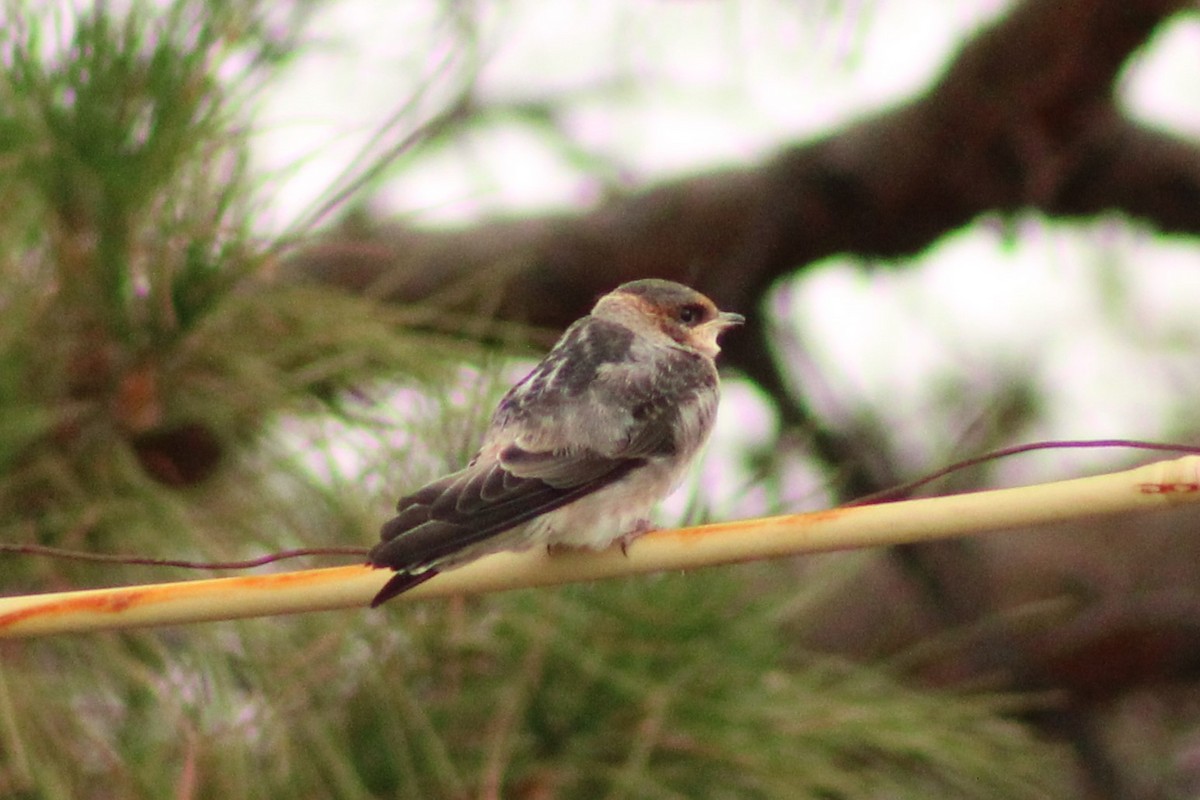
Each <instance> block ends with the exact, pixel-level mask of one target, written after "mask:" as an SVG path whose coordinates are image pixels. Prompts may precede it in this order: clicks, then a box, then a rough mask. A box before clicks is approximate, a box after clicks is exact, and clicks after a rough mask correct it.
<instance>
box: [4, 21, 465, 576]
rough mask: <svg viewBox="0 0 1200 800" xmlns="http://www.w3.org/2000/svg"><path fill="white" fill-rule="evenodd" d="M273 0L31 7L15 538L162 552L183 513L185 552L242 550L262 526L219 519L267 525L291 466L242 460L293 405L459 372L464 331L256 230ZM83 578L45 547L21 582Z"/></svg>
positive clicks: (9, 495)
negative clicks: (449, 357) (235, 76)
mask: <svg viewBox="0 0 1200 800" xmlns="http://www.w3.org/2000/svg"><path fill="white" fill-rule="evenodd" d="M268 5H270V4H262V5H261V6H259V5H256V4H253V3H250V4H247V3H208V2H198V1H197V0H178V2H175V3H172V4H170V5H169V6H167V7H166V8H160V9H155V8H154V7H152V6H151V5H149V4H146V3H140V2H137V3H133V4H131V6H130V7H129V8H128V9H127V10H126V11H124V12H121V13H118V12H114V11H112V10H111V9H110V7H109V6H108V5H107V4H95V5H92V6H91V7H90V8H89V9H88V10H79V11H77V12H75V13H73V14H72V13H70V12H69V11H61V12H60V13H58V14H57V15H56V14H54V13H53V12H52V11H50V10H44V11H43V14H41V15H38V14H31V13H29V12H28V10H27V9H23V8H21V7H20V6H18V5H16V4H12V5H10V6H9V9H8V14H7V15H6V16H7V20H6V23H11V24H6V25H5V26H3V27H2V28H0V204H3V206H4V208H3V211H2V212H0V280H2V281H3V283H4V286H5V292H4V303H5V309H4V310H5V313H4V314H2V315H0V420H3V422H2V423H0V519H2V520H3V522H2V523H0V536H3V537H4V539H5V540H7V541H13V540H23V541H34V542H38V543H44V544H57V545H66V546H83V547H93V548H97V549H103V550H108V551H113V550H120V551H143V552H146V553H162V552H163V538H162V532H163V531H164V530H169V531H179V532H180V534H179V539H178V540H177V541H175V542H174V543H173V545H172V547H171V549H172V550H175V551H179V550H188V551H193V552H211V551H214V550H215V551H221V552H224V551H227V550H230V549H236V547H237V546H239V543H240V542H242V541H243V540H244V538H245V537H246V535H247V534H246V532H245V525H235V526H234V527H233V528H228V529H218V528H217V527H216V526H214V525H213V524H212V522H211V520H213V519H220V520H221V521H222V523H223V524H227V523H228V522H229V521H230V520H236V519H254V520H255V521H261V515H260V514H258V513H255V512H256V509H257V506H261V505H263V504H264V500H263V498H264V497H269V496H270V490H269V489H268V488H267V487H266V484H267V483H268V482H270V481H272V480H278V479H277V478H276V477H274V476H271V475H269V474H264V475H259V474H255V473H250V472H247V471H244V470H239V468H238V464H239V462H240V460H241V459H244V458H247V457H249V455H250V453H252V452H253V450H254V447H255V446H256V445H255V443H256V442H258V441H259V440H260V438H261V436H262V433H263V432H264V431H265V430H269V429H270V428H271V426H272V425H273V424H274V422H275V421H276V420H278V419H279V418H280V415H281V414H308V413H312V412H316V411H320V410H322V409H324V410H326V411H328V410H330V409H331V407H332V406H334V405H337V404H339V403H341V402H342V401H341V400H340V398H342V397H343V392H344V391H345V389H346V388H348V387H351V386H361V385H363V383H364V382H368V383H369V382H372V381H376V380H379V379H382V378H388V377H395V378H401V377H402V378H403V379H405V380H409V381H416V382H428V381H429V380H432V379H434V378H436V377H437V376H442V375H445V374H446V373H447V369H446V366H445V364H444V363H439V359H438V358H437V354H438V353H439V352H445V351H447V350H448V347H447V345H446V344H445V343H444V342H441V341H439V340H435V339H433V338H431V337H429V336H422V335H418V334H416V333H412V332H410V331H407V326H406V321H407V320H406V317H405V312H403V311H397V310H393V309H389V310H385V309H382V308H380V307H378V306H377V305H375V304H372V303H370V302H368V301H365V300H363V299H361V298H356V297H349V296H337V295H334V294H332V293H330V292H317V291H315V290H311V289H306V288H303V287H294V286H280V285H275V284H273V283H271V281H270V280H269V273H270V271H271V267H272V264H273V259H274V256H273V254H272V253H271V251H270V250H268V249H266V248H265V247H263V246H262V245H259V244H257V243H256V242H255V240H254V237H253V235H252V233H251V230H250V223H251V221H252V220H253V209H252V208H251V207H250V205H249V204H248V202H247V200H246V198H247V197H248V196H249V195H250V192H249V182H248V179H247V175H246V168H245V141H244V136H243V134H242V133H241V132H240V130H241V127H240V123H239V120H238V115H237V103H236V102H235V101H234V100H233V99H232V98H233V97H234V96H235V92H236V87H232V86H228V85H226V84H225V83H223V82H221V81H220V80H218V78H217V76H218V75H220V74H229V73H230V72H232V71H233V70H234V68H239V67H240V68H242V69H245V68H247V66H252V65H255V64H268V63H271V62H272V61H274V60H278V58H279V51H278V46H279V42H278V41H276V40H272V39H268V38H265V37H264V35H263V31H264V30H265V29H266V28H265V26H264V25H263V24H262V19H263V18H264V16H265V14H266V10H267V6H268ZM242 80H243V81H244V82H251V81H252V80H253V76H252V75H246V76H245V77H244V78H243V79H242ZM460 349H461V348H460ZM334 410H339V409H334ZM292 469H293V470H298V469H299V468H298V467H297V466H293V467H292ZM232 474H239V477H240V479H241V480H243V481H245V480H250V481H252V482H253V485H256V486H257V489H258V491H257V492H249V493H246V494H247V495H249V496H247V497H246V505H243V506H237V507H236V511H233V510H231V505H232V504H231V502H230V501H229V495H228V494H227V495H218V494H217V489H216V487H218V486H226V487H227V481H228V477H229V476H230V475H232ZM310 483H311V481H310ZM255 495H256V496H255ZM233 496H239V495H238V494H237V493H234V494H233ZM252 496H253V499H251V497H252ZM265 505H266V506H267V507H268V508H271V507H273V505H279V504H272V503H270V502H266V503H265ZM268 516H269V515H268ZM250 535H251V536H252V535H253V534H250ZM24 570H31V571H28V572H23V571H24ZM49 570H54V572H53V573H51V572H50V571H49ZM83 574H85V571H83V570H80V569H78V568H76V567H70V566H64V565H61V564H53V565H51V564H41V565H39V566H38V567H36V568H29V567H26V566H22V567H21V568H20V570H18V569H15V568H14V570H13V571H12V572H11V573H10V575H9V578H10V581H8V582H7V586H6V588H7V589H9V590H18V589H23V588H24V589H31V588H34V587H37V586H47V585H54V584H56V583H58V582H59V581H62V582H65V583H73V582H78V581H79V579H80V577H81V576H82V575H83Z"/></svg>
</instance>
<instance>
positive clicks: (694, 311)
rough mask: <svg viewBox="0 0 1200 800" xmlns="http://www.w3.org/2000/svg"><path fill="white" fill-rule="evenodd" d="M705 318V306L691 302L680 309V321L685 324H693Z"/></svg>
mask: <svg viewBox="0 0 1200 800" xmlns="http://www.w3.org/2000/svg"><path fill="white" fill-rule="evenodd" d="M703 319H704V306H701V305H697V304H691V305H686V306H684V307H683V308H681V309H679V321H680V322H682V323H683V324H684V325H693V324H695V323H697V322H700V321H701V320H703Z"/></svg>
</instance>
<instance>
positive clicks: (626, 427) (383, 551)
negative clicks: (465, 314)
mask: <svg viewBox="0 0 1200 800" xmlns="http://www.w3.org/2000/svg"><path fill="white" fill-rule="evenodd" d="M743 322H745V318H744V317H742V315H741V314H734V313H732V312H728V311H720V310H718V309H717V307H716V305H715V304H714V303H713V301H712V300H710V299H708V298H707V297H705V296H704V295H703V294H701V293H700V292H697V291H695V290H693V289H690V288H688V287H687V286H683V285H682V284H678V283H674V282H672V281H664V280H639V281H632V282H630V283H626V284H623V285H621V286H619V287H617V288H616V289H615V290H613V291H612V292H610V293H608V294H606V295H604V296H603V297H601V298H600V300H599V301H597V302H596V305H595V306H594V307H593V308H592V310H591V313H589V314H588V315H587V316H585V317H583V318H582V319H580V320H578V321H576V322H575V323H574V324H573V325H571V326H570V327H569V328H567V330H566V331H565V332H564V333H563V335H562V338H560V339H559V340H558V342H557V343H556V344H555V345H554V347H553V348H552V349H551V350H550V352H549V353H547V354H546V357H545V358H543V359H542V360H541V362H539V363H538V364H537V366H535V367H534V368H533V370H532V371H531V372H530V373H529V374H528V375H526V376H525V377H524V378H523V379H522V380H521V381H519V382H518V383H517V384H516V385H515V386H513V387H512V388H511V389H510V390H509V391H508V392H507V393H506V394H505V395H504V397H503V399H501V401H500V404H499V406H498V407H497V408H496V411H495V413H494V414H493V415H492V418H491V422H490V423H489V425H488V429H487V432H486V433H485V435H484V438H483V443H482V445H481V446H480V448H479V452H478V453H476V454H475V456H474V457H473V458H472V459H471V461H470V463H468V464H467V466H466V467H465V468H463V469H462V470H460V471H458V472H455V473H452V474H450V475H447V476H445V477H443V478H439V479H438V480H435V481H433V482H432V483H429V484H427V485H426V486H423V487H422V488H420V489H418V490H417V491H415V492H413V493H412V494H409V495H406V496H405V497H402V498H401V499H400V501H399V503H398V504H397V505H396V511H397V512H398V513H397V514H396V516H395V517H394V518H392V519H391V520H390V521H388V522H387V523H385V524H384V525H383V528H382V530H381V531H380V542H379V544H377V545H376V546H375V547H374V548H373V549H372V550H371V552H370V555H369V556H368V561H369V563H370V564H371V565H373V566H375V567H380V568H388V569H392V570H395V572H396V574H395V575H394V576H393V577H392V579H391V580H390V581H388V583H387V584H386V585H385V586H384V587H383V589H382V590H380V592H379V594H377V595H376V596H375V599H374V600H373V601H372V602H371V607H372V608H374V607H376V606H378V605H380V604H381V603H384V602H386V601H387V600H389V599H390V598H392V597H395V596H396V595H398V594H400V593H401V592H404V591H406V590H408V589H411V588H412V587H414V586H417V585H418V584H421V583H424V582H425V581H427V580H429V579H430V578H432V577H434V576H435V575H437V574H438V573H439V572H442V571H443V570H447V569H450V568H453V567H457V566H461V565H462V564H465V563H467V562H469V561H473V560H475V559H477V558H479V557H481V556H484V555H488V554H491V553H496V552H500V551H503V550H525V549H528V548H531V547H535V546H546V547H548V548H550V549H556V548H583V549H592V550H602V549H605V548H607V547H610V546H612V545H613V544H614V543H619V544H620V545H621V548H622V550H624V549H625V548H626V547H627V546H628V544H629V543H630V542H631V541H632V540H633V539H634V538H636V537H637V536H639V535H641V534H642V533H645V532H646V531H648V530H652V529H653V526H652V525H651V524H650V522H649V512H650V510H651V508H652V507H653V506H654V505H655V504H656V503H657V502H658V501H659V500H661V499H662V498H663V497H665V496H666V495H667V494H669V493H670V492H671V491H672V490H673V489H675V488H676V487H677V486H678V485H679V483H680V482H681V481H682V479H683V477H684V475H685V473H686V471H687V467H688V465H689V464H690V463H691V461H692V460H693V459H694V458H695V456H696V454H697V453H698V452H699V450H700V448H701V446H702V445H703V444H704V442H705V440H706V439H707V438H708V434H709V432H710V431H711V430H712V426H713V419H714V417H715V416H716V411H717V402H718V400H719V384H718V379H717V369H716V364H715V359H716V356H717V353H718V352H720V347H719V346H718V345H717V337H719V336H720V335H721V334H722V333H723V332H724V331H725V330H726V329H727V328H729V327H731V326H735V325H741V324H742V323H743Z"/></svg>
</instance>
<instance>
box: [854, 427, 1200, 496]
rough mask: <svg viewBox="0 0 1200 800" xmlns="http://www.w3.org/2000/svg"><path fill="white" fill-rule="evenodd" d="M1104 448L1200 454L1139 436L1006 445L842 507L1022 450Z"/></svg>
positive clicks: (906, 492)
mask: <svg viewBox="0 0 1200 800" xmlns="http://www.w3.org/2000/svg"><path fill="white" fill-rule="evenodd" d="M1101 447H1128V448H1130V449H1133V450H1158V451H1162V452H1167V453H1191V454H1193V455H1200V447H1198V446H1195V445H1186V444H1163V443H1161V442H1144V441H1140V440H1138V439H1061V440H1052V441H1049V442H1034V443H1032V444H1018V445H1014V446H1013V447H1004V448H1001V449H1000V450H992V451H991V452H989V453H984V454H983V455H981V456H975V457H974V458H968V459H965V460H963V461H958V462H956V463H954V464H951V465H950V466H948V467H944V468H942V469H939V470H938V471H937V472H932V473H930V474H928V475H926V476H925V477H923V478H918V479H916V480H915V481H911V482H909V483H902V484H900V485H899V486H893V487H892V488H890V489H883V490H882V491H878V492H874V493H872V494H869V495H867V496H866V497H860V498H858V499H856V500H851V501H850V502H849V503H845V504H843V506H842V507H843V508H846V507H850V506H866V505H872V504H875V503H893V502H895V501H897V500H903V499H904V498H906V497H910V496H912V493H913V492H914V491H916V490H917V489H920V488H921V487H922V486H925V485H927V484H930V483H933V482H934V481H936V480H938V479H939V478H944V477H946V476H947V475H949V474H951V473H953V472H958V471H959V470H964V469H969V468H970V467H975V466H978V465H980V464H983V463H984V462H987V461H994V460H998V459H1001V458H1007V457H1008V456H1015V455H1020V454H1022V453H1032V452H1033V451H1035V450H1057V449H1063V450H1072V449H1094V448H1101Z"/></svg>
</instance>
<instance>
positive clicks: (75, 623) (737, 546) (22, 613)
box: [0, 456, 1200, 638]
mask: <svg viewBox="0 0 1200 800" xmlns="http://www.w3.org/2000/svg"><path fill="white" fill-rule="evenodd" d="M1198 501H1200V457H1197V456H1187V457H1184V458H1180V459H1177V460H1174V461H1162V462H1156V463H1153V464H1148V465H1145V466H1142V467H1138V468H1136V469H1133V470H1128V471H1123V472H1116V473H1110V474H1107V475H1098V476H1094V477H1090V478H1077V479H1074V480H1067V481H1058V482H1054V483H1045V484H1038V485H1035V486H1027V487H1022V488H1015V489H999V490H993V491H987V492H976V493H970V494H960V495H951V496H946V497H934V498H927V499H921V500H910V501H906V502H901V503H889V504H884V505H874V506H858V507H844V508H835V509H830V510H826V511H817V512H811V513H805V514H789V515H785V516H778V517H767V518H761V519H751V520H742V521H739V522H728V523H719V524H713V525H703V526H699V527H693V528H680V529H676V530H663V531H656V532H654V533H651V534H648V535H647V536H645V537H643V538H641V539H639V540H638V541H637V542H636V543H635V544H634V545H633V546H632V547H631V548H630V549H629V551H628V553H627V554H622V553H620V552H619V551H617V550H609V551H605V552H601V553H588V552H568V553H555V554H553V555H549V554H547V553H545V552H542V551H540V550H538V551H530V552H525V553H503V554H499V555H496V556H492V557H489V558H486V559H482V560H480V561H478V562H475V563H473V564H469V565H467V566H465V567H462V568H461V569H456V570H453V571H451V572H447V573H445V574H443V575H440V576H438V577H437V578H435V579H433V580H431V581H429V582H428V583H425V584H422V585H421V586H418V587H417V588H415V589H413V590H411V591H410V592H407V593H406V594H404V595H401V597H403V598H407V599H410V600H420V599H428V598H433V597H445V596H449V595H459V594H476V593H482V592H497V591H503V590H507V589H516V588H527V587H534V586H552V585H558V584H563V583H571V582H581V581H591V580H599V579H602V578H614V577H618V576H624V575H634V574H640V573H647V572H663V571H673V570H681V569H695V568H698V567H708V566H717V565H721V564H734V563H740V562H745V561H754V560H758V559H765V558H776V557H780V556H789V555H797V554H801V553H814V552H825V551H831V550H847V549H852V548H861V547H877V546H882V545H893V544H901V543H911V542H917V541H928V540H935V539H944V538H950V537H955V536H965V535H973V534H978V533H986V532H993V531H999V530H1006V529H1015V528H1024V527H1031V526H1044V525H1048V524H1052V523H1057V522H1064V521H1067V520H1078V519H1082V518H1091V517H1098V516H1107V515H1111V514H1118V513H1130V512H1138V511H1149V510H1153V509H1156V508H1157V509H1162V508H1167V507H1172V506H1174V505H1176V504H1178V503H1184V502H1198ZM389 576H390V572H387V571H381V570H377V569H373V568H371V567H369V566H366V565H352V566H344V567H332V568H326V569H314V570H303V571H299V572H290V573H282V574H276V575H266V576H252V577H235V578H219V579H211V580H201V581H184V582H179V583H166V584H157V585H143V586H131V587H120V588H112V589H96V590H91V591H79V592H63V593H56V594H43V595H32V596H26V597H11V598H5V599H0V638H9V637H29V636H39V635H46V634H52V633H69V632H81V631H92V630H106V629H117V628H132V627H143V626H150V625H169V624H181V623H191V622H202V621H211V620H226V619H238V618H245V617H256V616H268V615H273V614H289V613H300V612H304V611H319V610H329V609H335V608H349V607H353V606H365V605H366V604H367V603H368V602H369V601H370V600H371V598H372V597H373V596H374V595H375V593H376V592H377V591H378V590H379V589H380V588H381V587H382V586H383V584H384V583H385V582H386V581H387V579H388V577H389Z"/></svg>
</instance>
